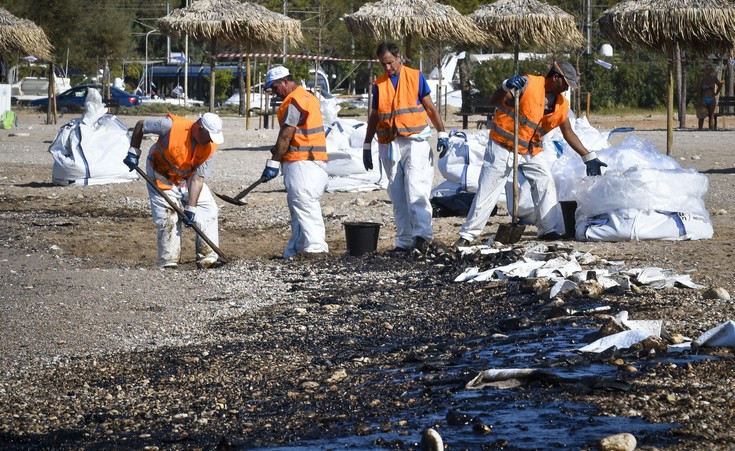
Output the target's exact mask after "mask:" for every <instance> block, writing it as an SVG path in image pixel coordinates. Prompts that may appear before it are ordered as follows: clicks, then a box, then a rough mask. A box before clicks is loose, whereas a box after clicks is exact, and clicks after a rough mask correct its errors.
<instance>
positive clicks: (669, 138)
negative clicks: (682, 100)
mask: <svg viewBox="0 0 735 451" xmlns="http://www.w3.org/2000/svg"><path fill="white" fill-rule="evenodd" d="M673 145H674V63H673V61H669V98H668V101H667V105H666V155H671V148H672V147H673Z"/></svg>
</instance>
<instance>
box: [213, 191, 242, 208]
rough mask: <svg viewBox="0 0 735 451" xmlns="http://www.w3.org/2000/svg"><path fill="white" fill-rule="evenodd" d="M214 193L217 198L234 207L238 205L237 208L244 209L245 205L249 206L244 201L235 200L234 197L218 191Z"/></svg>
mask: <svg viewBox="0 0 735 451" xmlns="http://www.w3.org/2000/svg"><path fill="white" fill-rule="evenodd" d="M212 192H213V193H214V195H215V196H217V197H219V198H220V199H222V200H223V201H225V202H227V203H230V204H232V205H237V206H240V207H242V206H243V205H247V204H248V203H247V202H245V201H244V200H239V199H235V198H234V197H230V196H228V195H226V194H220V193H218V192H216V191H212Z"/></svg>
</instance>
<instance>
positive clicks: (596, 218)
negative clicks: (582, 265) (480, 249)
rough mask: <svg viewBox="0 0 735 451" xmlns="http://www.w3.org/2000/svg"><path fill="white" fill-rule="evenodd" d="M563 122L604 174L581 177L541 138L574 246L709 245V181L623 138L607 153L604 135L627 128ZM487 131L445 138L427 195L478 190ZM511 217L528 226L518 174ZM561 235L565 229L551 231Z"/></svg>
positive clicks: (568, 152)
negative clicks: (569, 207) (569, 211)
mask: <svg viewBox="0 0 735 451" xmlns="http://www.w3.org/2000/svg"><path fill="white" fill-rule="evenodd" d="M570 122H571V125H572V128H573V129H574V131H575V133H576V134H577V136H579V138H580V140H581V141H582V143H583V144H584V145H585V147H587V148H588V149H589V150H594V151H596V152H597V154H598V157H599V158H600V159H601V160H602V161H604V162H605V163H606V164H607V165H608V167H607V168H603V175H602V176H600V177H587V176H586V172H585V166H584V163H583V162H582V159H581V158H580V157H579V155H577V153H576V152H574V150H572V148H571V147H569V145H568V144H567V143H566V141H564V138H563V136H562V134H561V131H560V130H559V129H558V128H557V129H555V130H552V132H551V133H549V134H547V135H546V136H545V137H544V139H543V146H544V152H543V154H542V155H544V156H545V157H546V158H547V159H548V160H549V164H550V167H551V172H552V174H553V176H554V182H555V183H556V190H557V198H558V200H559V201H576V202H577V211H576V215H575V218H576V230H575V235H576V239H578V240H580V241H627V240H651V239H658V240H684V239H687V240H689V239H708V238H711V237H712V235H713V233H714V232H713V229H712V223H711V221H710V218H709V214H708V213H707V210H706V208H705V206H704V195H705V194H706V193H707V188H708V180H707V177H706V176H705V175H703V174H700V173H698V172H697V171H695V170H693V169H682V168H681V166H680V165H679V164H678V163H677V162H676V161H675V160H674V159H672V158H671V157H669V156H667V155H664V154H662V153H661V152H659V151H658V150H657V149H656V147H655V146H654V145H653V144H652V143H651V142H648V141H645V140H642V139H640V138H638V137H636V136H630V137H628V138H627V139H625V140H624V141H623V143H622V144H621V145H620V146H618V147H612V146H611V145H610V143H609V141H608V139H609V136H610V135H611V134H612V133H615V132H621V131H622V132H629V131H631V130H632V129H630V128H621V129H615V130H612V131H610V132H599V131H598V130H596V129H595V128H594V127H592V126H591V125H590V124H589V122H588V121H587V118H579V119H575V118H574V117H573V115H572V113H571V112H570ZM487 140H488V132H487V131H482V132H475V133H467V134H466V135H465V134H464V133H462V132H459V133H456V132H455V133H452V136H451V138H450V150H449V152H448V153H447V155H446V156H445V157H444V158H442V159H440V160H439V168H440V170H441V172H442V175H444V177H445V179H446V181H444V182H442V183H441V184H439V185H438V186H437V187H435V188H434V190H433V192H432V196H433V197H434V196H446V195H451V194H457V193H460V192H470V193H474V192H476V191H477V180H478V178H479V174H480V169H481V168H482V161H483V154H484V151H485V145H486V143H487ZM519 182H520V188H521V191H520V196H519V206H518V215H519V218H520V219H521V222H522V223H523V224H534V223H535V213H534V210H533V201H532V199H531V190H530V186H529V184H528V182H527V181H526V180H525V178H524V177H523V175H522V174H519ZM505 192H506V203H507V205H508V211H511V210H512V198H511V197H512V180H511V179H509V180H508V183H507V184H506V187H505ZM558 229H559V230H564V225H563V224H559V225H558Z"/></svg>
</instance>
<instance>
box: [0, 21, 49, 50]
mask: <svg viewBox="0 0 735 451" xmlns="http://www.w3.org/2000/svg"><path fill="white" fill-rule="evenodd" d="M52 50H53V47H52V46H51V43H50V42H49V40H48V38H47V37H46V33H44V32H43V30H42V29H41V28H40V27H39V26H37V25H36V24H35V23H33V22H31V21H30V20H27V19H21V18H19V17H16V16H14V15H12V14H10V13H9V12H8V11H7V10H6V9H5V8H0V54H2V55H5V54H11V55H14V56H27V55H33V56H35V57H36V58H38V59H41V60H46V61H50V60H51V58H52V54H51V52H52Z"/></svg>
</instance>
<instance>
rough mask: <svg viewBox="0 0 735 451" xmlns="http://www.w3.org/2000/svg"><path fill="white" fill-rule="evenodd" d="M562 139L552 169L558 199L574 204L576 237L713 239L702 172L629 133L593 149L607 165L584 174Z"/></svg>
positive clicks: (578, 161)
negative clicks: (616, 141)
mask: <svg viewBox="0 0 735 451" xmlns="http://www.w3.org/2000/svg"><path fill="white" fill-rule="evenodd" d="M560 134H561V133H559V135H560ZM562 143H563V144H562V147H563V154H562V155H561V157H560V158H559V159H558V160H557V161H556V162H555V163H554V165H553V166H552V173H553V175H554V180H555V181H556V184H557V197H558V198H559V200H574V201H576V202H577V212H576V215H575V220H576V227H575V228H576V230H575V232H576V238H577V239H578V240H580V241H628V240H698V239H709V238H712V235H713V234H714V231H713V229H712V222H711V220H710V217H709V214H708V212H707V209H706V208H705V206H704V196H705V194H706V193H707V188H708V185H709V181H708V179H707V176H706V175H704V174H700V173H699V172H697V171H696V170H694V169H683V168H682V167H681V166H680V165H679V163H677V162H676V160H674V159H673V158H671V157H669V156H667V155H664V154H662V153H660V152H659V151H658V150H657V149H656V147H655V146H654V145H653V143H651V142H649V141H646V140H643V139H640V138H638V137H637V136H629V137H628V138H626V139H625V140H624V141H623V142H622V143H621V144H620V146H618V147H608V148H606V149H602V150H598V151H597V155H598V157H599V158H600V159H601V160H602V161H604V162H605V163H607V165H608V167H607V168H604V169H603V175H602V176H601V177H583V174H584V171H585V168H584V163H582V161H581V159H580V158H579V157H578V156H577V154H576V153H575V152H574V151H573V150H572V149H571V148H570V147H569V146H568V145H567V144H566V143H565V142H563V141H562Z"/></svg>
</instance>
